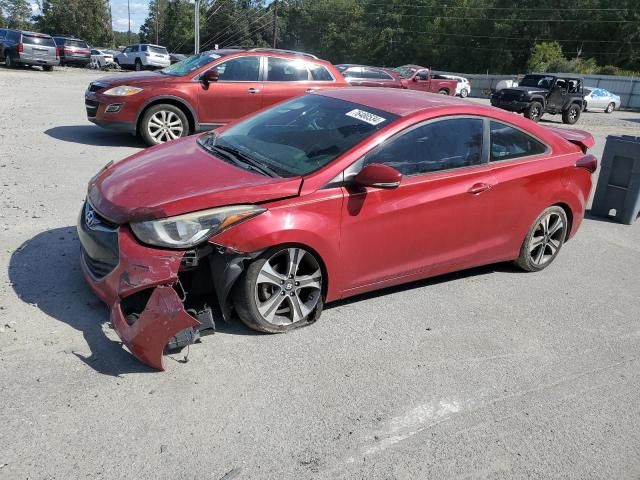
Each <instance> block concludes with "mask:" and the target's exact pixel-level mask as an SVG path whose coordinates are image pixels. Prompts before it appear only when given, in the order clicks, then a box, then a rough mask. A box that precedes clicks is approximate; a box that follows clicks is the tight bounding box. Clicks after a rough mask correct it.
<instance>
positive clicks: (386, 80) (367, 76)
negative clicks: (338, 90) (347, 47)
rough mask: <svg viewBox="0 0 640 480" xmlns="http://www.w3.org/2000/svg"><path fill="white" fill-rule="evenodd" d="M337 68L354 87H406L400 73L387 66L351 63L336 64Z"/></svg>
mask: <svg viewBox="0 0 640 480" xmlns="http://www.w3.org/2000/svg"><path fill="white" fill-rule="evenodd" d="M336 68H337V69H338V70H339V71H340V73H342V76H343V77H344V79H345V80H346V81H347V82H349V84H350V85H352V86H354V87H389V88H404V87H403V86H402V79H401V78H400V77H399V76H398V74H397V73H396V72H394V71H393V70H390V69H387V68H380V67H369V66H367V65H355V64H351V63H348V64H347V63H345V64H341V65H336Z"/></svg>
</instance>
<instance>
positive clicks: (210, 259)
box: [78, 56, 597, 369]
mask: <svg viewBox="0 0 640 480" xmlns="http://www.w3.org/2000/svg"><path fill="white" fill-rule="evenodd" d="M236 58H246V56H244V57H236ZM269 58H278V57H269ZM282 59H284V57H282ZM268 61H269V59H267V62H268ZM265 88H266V87H265ZM484 142H487V143H488V145H485V144H484ZM593 144H594V140H593V137H592V136H591V134H589V133H587V132H581V131H579V130H563V129H556V128H546V127H543V126H541V125H537V124H535V123H532V122H529V121H528V120H526V119H523V118H521V117H517V116H515V115H512V114H510V113H507V112H504V111H502V110H499V109H495V108H491V107H486V106H482V105H478V104H475V103H471V102H466V101H462V100H457V99H453V98H451V99H441V98H434V97H433V96H431V95H423V94H421V93H418V92H411V91H406V90H401V89H376V88H343V89H326V90H321V91H319V92H317V93H314V94H310V95H305V96H302V97H298V98H295V99H292V100H289V101H288V102H284V103H280V104H278V105H276V106H273V107H271V108H269V109H266V110H264V111H262V112H260V113H258V114H256V115H253V116H249V117H248V118H246V119H244V120H241V121H239V122H236V123H234V124H233V125H231V126H228V127H223V128H221V129H218V130H216V131H214V132H210V133H207V134H203V135H199V136H191V137H187V138H183V139H180V140H177V141H174V142H170V143H168V144H166V145H162V146H160V147H157V148H153V149H150V150H147V151H144V152H141V153H137V154H136V155H133V156H132V157H129V158H128V159H125V160H123V161H120V162H118V163H115V164H114V163H113V162H112V163H110V164H109V165H107V166H106V167H105V168H104V169H103V170H101V171H100V172H99V173H98V174H97V175H96V176H94V177H93V178H92V179H91V181H90V182H89V187H88V194H87V200H86V203H85V204H84V207H83V209H82V211H81V214H80V217H79V224H78V234H79V238H80V244H81V266H82V271H83V272H84V276H85V278H86V280H87V282H88V283H89V285H90V286H91V287H92V289H93V290H94V291H95V293H96V294H97V295H98V296H99V297H100V298H101V299H102V300H103V301H104V302H106V303H107V304H108V305H109V306H110V308H111V324H112V325H113V328H114V329H115V331H116V332H117V333H118V335H119V336H120V338H121V339H122V341H123V342H124V344H125V345H126V346H127V347H128V349H129V350H130V351H131V353H133V355H135V356H136V357H137V358H138V359H140V360H141V361H142V362H144V363H146V364H148V365H150V366H152V367H154V368H158V369H161V368H163V350H164V349H165V346H168V347H169V348H180V347H183V346H185V345H188V344H190V343H192V342H193V341H195V340H196V339H198V337H199V335H200V334H201V332H202V333H203V334H204V333H205V332H206V331H211V330H212V329H213V328H215V322H216V321H219V320H222V319H226V320H228V319H230V318H231V315H232V314H233V313H234V312H235V315H237V316H238V317H239V318H240V320H242V321H243V322H244V323H246V324H247V325H248V326H249V327H251V328H253V329H256V330H259V331H263V332H271V333H279V332H287V331H290V330H292V329H295V328H297V327H301V326H306V325H310V324H312V323H314V322H315V321H316V320H317V319H318V318H319V316H320V313H321V311H322V308H323V305H324V304H325V303H329V302H333V301H336V300H339V299H343V298H345V297H350V296H353V295H357V294H360V293H363V292H367V291H371V290H377V289H380V288H385V287H389V286H392V285H397V284H401V283H405V282H410V281H414V280H417V279H421V278H425V277H431V276H435V275H441V274H444V273H447V272H451V271H454V270H461V269H466V268H470V267H475V266H478V265H483V264H489V263H494V262H504V261H510V260H512V261H515V262H516V264H517V265H518V266H519V267H521V268H522V269H524V270H527V271H539V270H542V269H544V268H547V267H548V266H549V265H551V263H552V262H553V261H554V260H555V258H556V257H557V255H558V253H559V252H560V250H561V248H562V247H563V244H564V243H565V242H566V241H567V240H568V239H570V238H571V237H573V236H574V235H575V233H576V231H577V230H578V228H579V227H580V224H581V223H582V220H583V216H584V212H585V206H586V202H587V200H588V198H589V194H590V191H591V186H592V178H591V175H592V174H593V172H594V171H595V170H596V167H597V160H596V158H595V157H593V156H592V155H588V154H587V153H586V152H587V149H588V148H591V147H592V146H593ZM177 171H179V172H180V174H179V175H176V172H177ZM497 211H499V212H500V214H499V215H496V212H497ZM365 245H366V248H363V246H365ZM542 281H544V280H542Z"/></svg>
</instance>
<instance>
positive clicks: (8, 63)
mask: <svg viewBox="0 0 640 480" xmlns="http://www.w3.org/2000/svg"><path fill="white" fill-rule="evenodd" d="M4 64H5V65H6V66H7V68H13V67H15V66H16V64H15V62H14V61H13V58H12V57H11V54H10V53H7V56H6V57H5V59H4Z"/></svg>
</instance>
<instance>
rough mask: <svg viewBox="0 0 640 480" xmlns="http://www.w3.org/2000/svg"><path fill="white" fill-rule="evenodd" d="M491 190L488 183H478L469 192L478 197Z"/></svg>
mask: <svg viewBox="0 0 640 480" xmlns="http://www.w3.org/2000/svg"><path fill="white" fill-rule="evenodd" d="M490 188H491V185H490V184H488V183H476V184H474V185H473V186H472V187H471V188H470V189H469V190H467V192H469V193H471V194H473V195H478V194H479V193H482V192H486V191H487V190H489V189H490Z"/></svg>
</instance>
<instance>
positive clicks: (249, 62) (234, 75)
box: [216, 57, 260, 82]
mask: <svg viewBox="0 0 640 480" xmlns="http://www.w3.org/2000/svg"><path fill="white" fill-rule="evenodd" d="M216 70H217V71H218V74H219V75H220V81H223V82H257V81H258V78H259V76H260V58H258V57H237V58H232V59H231V60H227V61H226V62H223V63H221V64H220V65H218V66H216Z"/></svg>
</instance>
